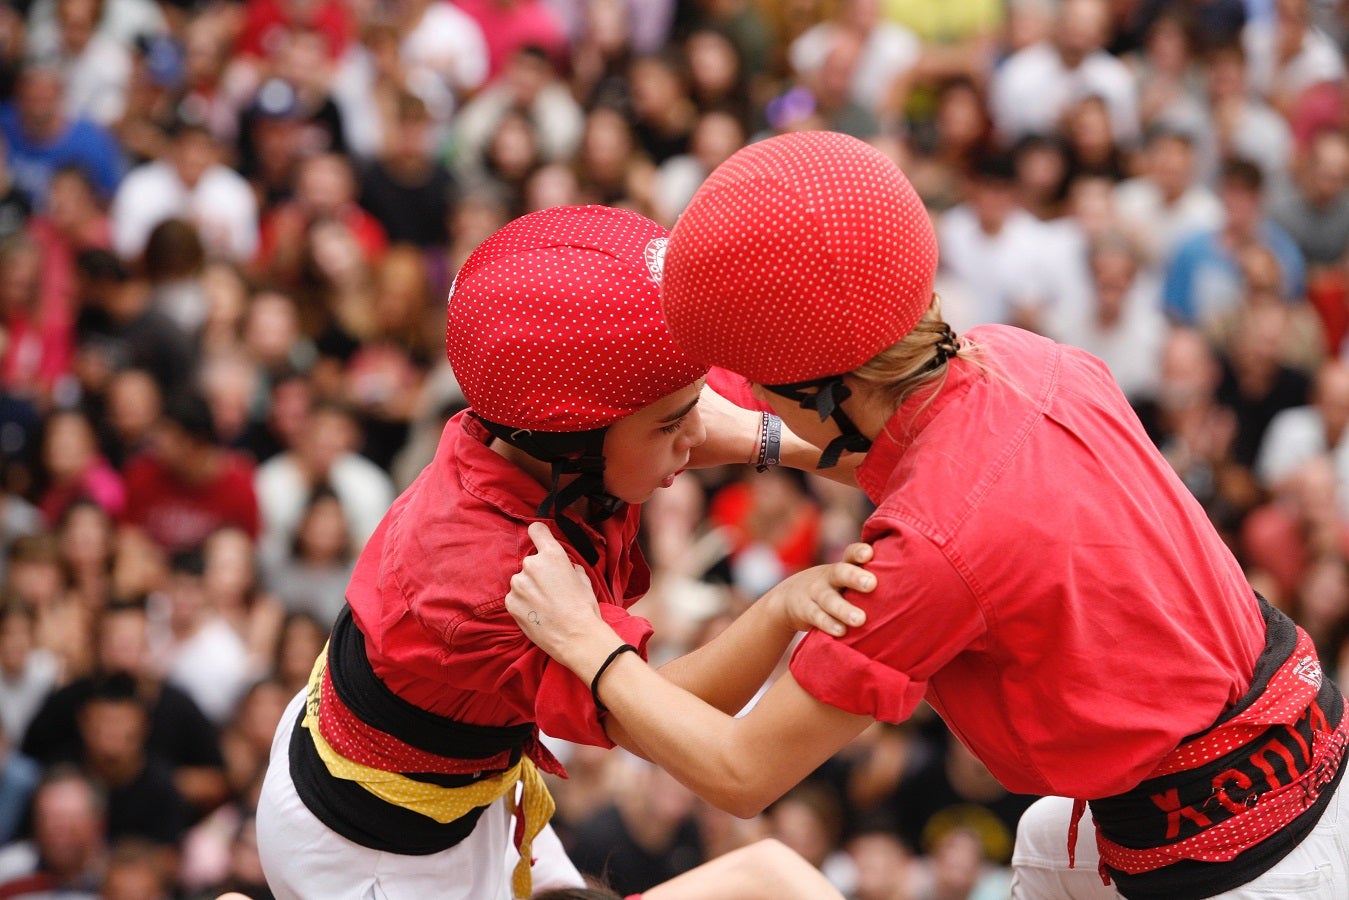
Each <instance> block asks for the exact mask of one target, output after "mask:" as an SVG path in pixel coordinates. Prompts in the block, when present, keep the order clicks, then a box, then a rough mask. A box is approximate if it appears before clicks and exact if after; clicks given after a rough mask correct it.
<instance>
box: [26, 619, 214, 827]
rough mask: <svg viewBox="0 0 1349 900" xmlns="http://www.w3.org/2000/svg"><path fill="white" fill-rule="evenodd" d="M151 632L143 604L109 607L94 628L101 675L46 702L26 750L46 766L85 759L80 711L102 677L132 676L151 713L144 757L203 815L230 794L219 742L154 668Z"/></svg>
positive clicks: (68, 687)
mask: <svg viewBox="0 0 1349 900" xmlns="http://www.w3.org/2000/svg"><path fill="white" fill-rule="evenodd" d="M146 627H147V621H146V613H145V607H144V605H143V604H141V603H113V604H109V606H108V607H107V608H106V609H105V610H104V612H103V614H102V616H101V617H100V618H99V621H98V626H97V630H98V643H97V648H96V651H95V652H96V660H95V663H96V671H97V673H100V674H96V675H94V676H91V677H86V678H79V679H76V680H75V681H72V682H71V683H70V684H68V685H66V686H65V687H63V688H60V689H59V690H57V691H55V692H54V693H53V694H52V695H51V696H50V697H48V698H47V700H46V702H45V703H44V704H43V705H42V708H41V709H40V710H38V714H37V716H36V717H35V718H34V719H33V722H32V724H31V725H29V726H28V733H27V734H25V735H24V741H23V752H24V753H26V754H27V755H29V756H31V757H33V758H34V759H36V760H38V761H39V762H43V763H50V762H52V761H54V760H59V759H70V758H80V757H82V756H83V753H84V746H83V736H82V735H81V732H80V727H79V710H80V709H81V707H82V706H83V705H84V702H85V701H86V700H87V699H88V698H89V697H90V696H91V695H92V694H93V693H94V690H95V685H96V683H97V680H98V679H99V678H100V677H106V675H107V674H112V673H119V672H120V673H124V674H130V675H131V676H133V677H134V679H135V683H136V685H137V687H138V691H139V697H140V699H141V701H142V702H143V703H144V708H145V710H146V713H147V716H148V734H147V735H146V738H145V746H146V749H147V752H149V753H151V754H153V755H155V756H157V757H159V758H160V759H163V760H165V761H166V762H167V763H168V764H169V766H170V767H171V769H172V773H173V781H174V784H175V785H176V787H177V789H178V792H179V794H181V795H182V796H183V797H184V798H186V799H187V801H188V803H190V804H191V806H192V807H193V808H194V810H195V811H196V812H197V813H204V812H206V811H209V810H210V809H212V808H214V807H215V806H216V805H218V804H219V803H220V802H221V801H222V800H224V799H225V796H226V794H227V793H228V786H227V782H226V780H225V762H224V757H222V756H221V753H220V745H219V738H218V735H217V734H216V731H215V728H213V727H212V726H211V723H210V722H209V721H207V719H206V717H205V715H203V714H202V712H201V710H200V709H199V708H198V707H197V705H196V704H195V703H193V702H192V699H191V698H190V697H188V696H187V694H185V693H184V692H183V691H182V690H180V689H179V688H177V687H174V686H173V685H172V684H167V683H164V682H163V681H161V680H160V679H159V678H158V677H156V676H155V675H154V674H153V673H152V672H151V671H150V665H149V654H148V648H147V635H146Z"/></svg>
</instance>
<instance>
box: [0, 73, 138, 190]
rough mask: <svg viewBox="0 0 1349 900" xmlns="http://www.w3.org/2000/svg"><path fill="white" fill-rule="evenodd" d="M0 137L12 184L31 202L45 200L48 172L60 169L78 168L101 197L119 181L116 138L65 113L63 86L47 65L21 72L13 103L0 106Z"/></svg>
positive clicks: (58, 74)
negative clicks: (1, 136) (66, 167)
mask: <svg viewBox="0 0 1349 900" xmlns="http://www.w3.org/2000/svg"><path fill="white" fill-rule="evenodd" d="M0 134H3V135H4V138H5V143H6V144H7V145H8V151H9V166H10V170H11V171H12V172H13V173H14V183H15V184H17V185H18V186H19V187H20V188H22V189H23V190H24V191H25V192H26V193H27V194H28V196H29V197H32V198H34V199H35V200H40V199H42V198H45V197H46V196H47V183H48V182H49V181H50V180H51V177H52V173H53V172H55V171H56V170H57V169H59V168H61V167H62V166H65V165H76V166H79V167H80V168H81V169H83V170H84V171H85V172H86V173H87V174H88V175H89V178H90V180H91V181H92V182H93V183H94V185H95V187H97V188H98V191H99V193H100V194H101V195H103V196H111V195H112V193H113V191H114V190H116V188H117V184H118V182H119V181H121V179H122V154H121V150H120V149H119V148H118V146H117V142H116V140H114V138H113V136H112V135H111V134H109V133H108V132H107V131H106V130H105V129H103V128H102V127H100V126H98V125H96V124H94V123H93V122H91V121H89V120H88V119H81V118H71V117H69V116H68V115H67V114H66V112H65V82H64V80H63V78H62V76H61V73H60V71H59V70H58V69H56V68H53V67H51V66H46V65H38V64H29V65H27V66H26V67H25V68H24V70H23V72H22V73H21V75H20V76H19V83H18V86H17V88H16V90H15V94H14V99H12V100H7V101H5V102H4V103H3V104H0Z"/></svg>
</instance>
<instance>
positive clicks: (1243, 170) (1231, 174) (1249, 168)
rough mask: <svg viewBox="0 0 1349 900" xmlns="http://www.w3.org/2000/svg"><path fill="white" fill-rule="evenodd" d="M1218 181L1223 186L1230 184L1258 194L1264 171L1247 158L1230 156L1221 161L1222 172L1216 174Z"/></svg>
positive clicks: (1261, 185) (1263, 183)
mask: <svg viewBox="0 0 1349 900" xmlns="http://www.w3.org/2000/svg"><path fill="white" fill-rule="evenodd" d="M1218 183H1219V184H1221V185H1222V186H1224V187H1227V186H1229V185H1230V186H1232V187H1238V188H1245V189H1246V190H1248V191H1250V192H1252V193H1255V194H1258V193H1260V191H1261V189H1263V188H1264V186H1265V173H1264V172H1262V171H1260V167H1259V166H1257V165H1256V164H1255V163H1253V162H1251V161H1250V160H1249V159H1241V158H1240V157H1232V158H1230V159H1228V160H1225V161H1224V162H1223V166H1222V172H1221V173H1220V174H1219V176H1218Z"/></svg>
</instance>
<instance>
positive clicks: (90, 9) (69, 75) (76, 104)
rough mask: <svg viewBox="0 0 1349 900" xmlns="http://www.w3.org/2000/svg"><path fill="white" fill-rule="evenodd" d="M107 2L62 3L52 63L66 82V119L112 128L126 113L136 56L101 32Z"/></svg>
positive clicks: (59, 3) (69, 0)
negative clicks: (81, 119) (133, 56)
mask: <svg viewBox="0 0 1349 900" xmlns="http://www.w3.org/2000/svg"><path fill="white" fill-rule="evenodd" d="M104 2H105V0H57V3H56V23H57V34H58V41H57V48H56V53H55V54H54V55H53V57H51V58H50V59H49V60H48V61H49V62H51V63H54V64H55V65H57V66H58V67H59V68H60V69H61V71H62V74H63V75H64V77H65V82H66V94H65V104H66V107H65V111H66V115H67V116H69V117H70V118H72V119H79V118H85V119H88V120H89V121H91V122H95V123H97V124H98V125H101V126H103V127H104V128H111V127H113V126H114V125H116V124H117V123H118V121H120V120H121V118H122V115H123V114H124V113H125V112H126V105H127V102H126V101H127V87H128V84H129V82H130V80H131V52H130V50H129V48H128V47H127V46H126V45H124V44H122V43H120V42H118V41H117V40H116V39H115V38H112V37H110V36H108V35H107V34H104V33H100V32H99V30H98V22H99V19H100V17H101V15H102V13H103V4H104Z"/></svg>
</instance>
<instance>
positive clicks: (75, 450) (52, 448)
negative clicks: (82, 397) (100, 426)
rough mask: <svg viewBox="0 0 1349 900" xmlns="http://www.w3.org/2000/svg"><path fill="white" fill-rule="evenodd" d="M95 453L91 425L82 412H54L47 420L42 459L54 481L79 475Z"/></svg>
mask: <svg viewBox="0 0 1349 900" xmlns="http://www.w3.org/2000/svg"><path fill="white" fill-rule="evenodd" d="M97 454H98V445H97V443H96V442H95V440H94V429H93V428H92V427H91V426H90V425H89V420H88V419H86V418H84V416H82V415H80V414H78V413H74V412H66V413H56V414H54V415H53V416H52V417H51V418H50V419H48V420H47V436H46V440H45V441H43V444H42V461H43V464H44V465H45V466H46V468H47V472H48V474H49V475H50V476H51V477H52V479H53V480H54V481H56V482H58V483H62V482H68V481H72V480H74V479H77V478H80V477H81V476H83V475H84V473H85V472H86V471H88V469H89V467H90V466H92V465H93V463H94V459H95V458H96V456H97Z"/></svg>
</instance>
